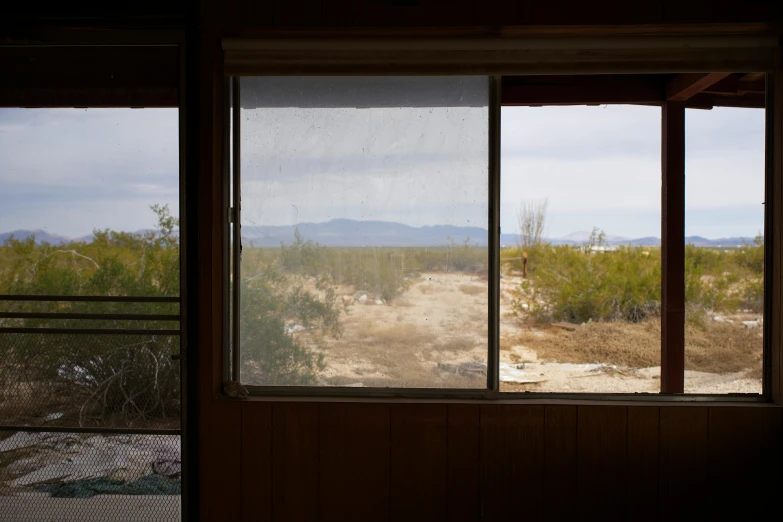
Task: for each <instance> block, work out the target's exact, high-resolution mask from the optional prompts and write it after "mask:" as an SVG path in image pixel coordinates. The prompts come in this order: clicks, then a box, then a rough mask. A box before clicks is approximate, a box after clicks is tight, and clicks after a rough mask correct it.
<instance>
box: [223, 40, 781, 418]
mask: <svg viewBox="0 0 783 522" xmlns="http://www.w3.org/2000/svg"><path fill="white" fill-rule="evenodd" d="M264 45H274V44H269V43H268V42H267V44H262V45H261V47H263V46H264ZM289 45H292V48H294V49H296V45H295V44H289ZM310 45H312V44H310ZM230 47H231V44H229V46H228V47H227V46H226V43H225V41H224V48H230ZM240 47H241V46H240ZM252 47H253V45H252V42H251V45H250V48H252ZM284 47H285V46H284ZM312 60H313V63H316V65H317V61H318V57H314V58H312ZM261 61H262V62H263V60H261ZM226 63H227V64H228V63H230V60H228V61H227V62H226ZM755 65H758V64H755ZM236 69H237V66H236V65H227V66H226V70H225V71H224V73H225V77H226V81H225V83H224V85H225V86H226V88H224V96H223V109H224V111H225V112H226V113H228V112H229V111H230V110H231V109H233V110H236V106H234V105H232V99H233V103H235V104H236V103H237V98H236V94H237V92H238V91H237V90H235V89H236V87H237V83H238V82H233V83H232V82H231V80H230V78H232V77H241V76H245V75H247V76H255V75H269V76H278V75H280V76H286V75H297V76H307V75H310V74H309V73H308V70H307V67H306V66H305V67H298V68H297V69H296V70H294V71H290V70H287V69H285V68H284V67H282V66H280V65H279V64H278V65H276V66H275V67H272V68H271V69H270V70H266V69H264V68H263V67H261V69H260V72H259V70H257V69H254V68H253V67H249V68H247V67H245V69H242V70H240V71H237V70H236ZM560 69H562V70H560ZM560 69H558V71H557V72H556V74H557V75H562V76H579V75H583V74H586V73H585V72H583V71H572V70H571V71H569V67H568V66H565V67H561V68H560ZM598 69H601V67H600V66H599V67H598ZM671 69H672V70H669V71H668V72H671V73H676V72H686V71H699V70H701V71H702V72H706V71H707V70H709V66H708V65H707V66H705V68H702V69H700V68H699V67H696V66H690V67H685V66H683V67H682V68H678V67H672V68H671ZM678 69H679V70H678ZM773 69H774V68H773V67H772V66H771V65H769V66H767V67H764V68H762V69H761V70H762V71H763V72H764V73H765V75H766V92H765V99H766V108H765V122H766V124H765V127H766V128H765V141H766V149H765V155H766V159H767V161H766V167H765V201H766V204H765V217H764V222H765V227H764V237H765V282H764V289H765V295H764V317H765V321H764V327H763V333H764V341H763V344H764V352H763V364H764V376H763V380H762V383H763V390H762V393H760V394H739V393H737V394H731V393H730V394H684V393H681V392H675V393H665V392H663V391H660V392H656V393H646V392H645V393H560V392H554V393H553V392H502V391H500V388H499V379H498V377H499V375H498V374H499V366H498V365H499V355H500V346H499V326H500V324H499V316H498V313H499V299H498V297H499V263H498V260H499V231H500V223H499V218H500V212H499V203H500V172H499V168H500V167H499V165H500V109H501V105H502V101H503V99H502V91H501V84H502V83H503V81H504V78H506V77H509V76H516V75H515V74H504V75H499V74H490V75H489V76H491V77H493V78H494V82H493V83H494V87H493V88H492V89H491V92H490V107H489V111H490V136H489V143H490V186H489V189H490V202H489V204H490V216H489V220H488V229H489V230H490V231H491V232H495V233H490V235H489V245H490V252H489V273H490V287H489V303H488V306H489V310H488V312H489V321H490V322H489V336H490V338H489V350H488V354H487V357H488V359H487V362H488V367H487V377H488V378H487V383H488V386H487V388H486V389H454V388H371V387H367V388H353V387H350V388H349V387H324V386H252V385H248V386H245V387H246V389H247V391H248V392H249V393H250V395H251V396H252V398H253V399H255V400H280V399H285V398H291V399H293V400H301V399H303V398H308V399H313V400H345V399H350V400H357V399H358V400H388V399H395V400H414V401H416V400H423V401H426V402H431V401H433V400H434V401H437V402H454V401H456V402H464V401H492V402H504V401H505V402H507V401H512V402H513V401H518V400H524V401H525V402H528V401H530V400H536V401H544V402H551V401H552V400H566V401H571V400H578V401H609V402H626V401H630V402H631V403H634V402H731V403H766V402H770V401H772V400H774V392H773V390H772V383H773V380H774V379H775V378H776V376H777V374H778V373H779V371H776V370H777V368H776V367H775V366H774V360H775V357H774V355H773V354H774V353H776V351H779V346H780V343H779V342H777V343H775V342H773V341H774V339H773V336H772V324H771V321H769V320H767V318H769V317H772V315H771V314H772V310H773V308H774V299H776V298H777V299H778V300H780V296H779V295H778V294H773V286H774V283H775V281H773V278H772V277H768V274H769V275H772V272H773V263H774V261H775V259H773V257H774V256H773V254H774V252H775V246H776V245H777V244H778V241H777V240H776V239H777V238H776V237H775V236H774V235H773V234H774V233H775V231H773V229H772V221H773V220H772V217H773V211H774V209H775V208H776V207H777V206H779V205H776V204H775V202H776V201H777V200H779V199H781V197H780V195H778V194H776V193H775V191H774V187H775V185H776V184H775V183H774V180H775V178H776V176H779V175H780V173H779V172H778V170H780V169H779V167H778V168H776V163H775V161H778V162H779V158H778V155H779V147H777V146H776V145H777V140H779V138H780V136H778V135H777V134H778V133H776V132H775V129H776V127H775V125H774V122H775V121H776V113H775V111H776V110H778V111H779V109H780V108H779V107H775V105H774V99H775V93H776V92H777V91H778V90H780V87H781V86H780V85H778V86H775V84H774V81H773V78H774V73H773V72H771V71H773ZM737 70H743V69H741V68H740V69H737ZM317 71H318V72H317V73H315V74H316V75H317V74H330V75H335V76H340V75H348V74H362V75H364V74H366V75H367V76H377V75H378V74H377V73H376V72H374V70H373V69H372V67H370V68H369V69H368V72H366V73H365V70H363V69H362V67H361V66H359V67H358V68H357V70H356V71H353V72H351V73H346V72H344V71H341V69H340V67H332V68H329V67H326V70H324V69H323V68H318V69H317ZM612 72H615V71H612ZM657 72H658V73H661V72H663V71H660V70H659V71H657ZM644 73H649V74H654V72H652V71H644ZM385 74H386V75H394V74H396V73H395V71H393V70H392V71H387V72H386V73H385ZM411 74H412V73H411ZM415 74H417V75H421V76H440V75H448V74H449V73H448V72H442V71H436V72H434V73H427V72H416V73H415ZM468 74H474V73H468ZM475 75H485V74H482V73H480V72H479V73H475ZM519 75H522V74H519ZM229 85H230V86H231V87H230V88H228V86H229ZM229 91H230V92H231V96H229V94H228V93H229ZM606 96H609V97H610V98H609V99H605V100H603V101H601V102H600V103H613V104H627V103H633V102H629V101H628V100H627V99H626V98H625V97H620V99H618V100H617V101H614V100H613V99H612V98H611V97H618V92H617V91H612V90H611V89H608V90H607V93H606V95H605V96H604V97H606ZM638 103H644V102H638ZM666 103H667V102H666V97H665V94H662V98H661V99H660V100H658V102H655V103H645V104H651V105H661V107H662V116H663V113H664V110H663V107H664V105H665V104H666ZM559 104H589V102H581V103H579V102H578V101H577V100H574V102H573V103H559ZM224 120H225V121H227V120H228V116H227V115H224ZM238 127H239V123H238V122H236V121H234V122H233V125H232V128H238ZM224 128H225V125H224ZM683 131H684V129H683ZM226 134H227V133H224V148H223V151H224V153H225V156H226V157H227V156H229V155H231V156H232V158H233V161H234V163H235V164H236V162H237V158H238V157H239V156H238V153H239V151H238V150H237V149H238V146H237V145H236V144H235V145H234V147H233V148H232V149H231V150H229V149H228V148H227V147H228V143H229V141H228V140H229V137H228V136H227V135H226ZM662 134H663V129H662ZM663 138H664V136H663V135H662V139H663ZM683 139H684V137H683ZM235 141H237V142H238V141H239V140H235ZM662 144H663V143H662ZM776 151H777V152H776ZM663 160H664V159H663V157H662V162H663ZM661 167H662V169H663V163H662V166H661ZM683 169H684V166H683ZM230 175H233V174H232V173H230V172H229V165H228V160H227V159H226V158H224V179H227V178H228V177H229V176H230ZM662 180H663V172H662ZM224 188H225V185H224ZM663 189H664V187H663V186H662V194H663V193H665V191H664V190H663ZM225 196H226V195H224V198H223V201H224V203H225V202H227V201H228V199H227V197H225ZM237 196H238V195H237V194H235V198H236V197H237ZM682 205H683V207H684V199H683V200H682ZM664 208H665V207H662V215H661V219H662V222H665V220H666V219H667V217H668V216H667V215H664ZM222 215H223V216H232V215H233V217H234V218H236V217H237V216H236V211H232V210H231V209H230V208H229V207H225V206H224V207H223V208H222ZM226 222H227V221H226ZM227 230H228V227H225V226H224V227H222V232H223V234H224V236H226V233H227ZM662 233H663V230H662ZM235 234H236V236H238V235H239V234H238V231H235ZM682 235H683V236H684V228H683V230H682ZM662 244H663V237H662ZM683 247H684V245H683ZM235 248H236V249H238V245H235ZM675 261H676V259H675ZM679 261H680V262H681V264H683V266H684V256H682V257H681V258H679ZM229 262H230V260H229V257H228V251H227V250H225V249H224V263H225V265H226V266H228V265H229ZM670 264H671V262H670ZM496 265H497V266H496ZM235 268H236V267H235ZM226 273H227V272H226ZM227 286H228V282H227V280H226V281H224V288H225V287H227ZM662 289H663V282H662ZM233 299H234V297H232V300H233ZM227 309H228V302H227V304H226V306H224V311H227ZM662 317H663V314H662ZM224 325H225V326H226V327H228V326H229V323H228V322H225V323H224ZM227 329H228V328H227ZM224 334H225V335H224V339H225V340H226V342H227V344H226V345H225V346H224V348H225V350H224V352H232V353H231V355H225V353H224V359H223V360H224V365H223V380H224V383H225V382H228V381H232V380H233V376H234V375H236V374H235V373H234V372H235V371H236V370H237V368H236V366H237V365H236V364H235V363H232V364H231V365H228V364H226V363H227V361H228V359H229V358H231V360H232V361H237V360H238V357H236V355H237V354H236V353H233V348H232V347H233V344H232V343H230V336H231V335H232V334H231V333H229V332H224ZM662 337H664V336H663V333H662ZM662 343H663V339H662ZM681 344H682V345H683V346H684V337H683V341H682V343H681ZM662 357H664V355H663V351H662ZM683 371H684V370H683ZM662 372H663V369H662ZM683 376H684V373H683Z"/></svg>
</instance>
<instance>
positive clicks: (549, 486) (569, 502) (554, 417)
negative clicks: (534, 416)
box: [543, 406, 577, 520]
mask: <svg viewBox="0 0 783 522" xmlns="http://www.w3.org/2000/svg"><path fill="white" fill-rule="evenodd" d="M544 414H545V427H544V448H545V450H544V508H543V513H544V519H545V520H574V518H575V517H576V503H575V502H574V499H575V498H576V496H577V483H576V469H577V468H576V465H577V446H576V442H577V441H576V435H577V429H576V426H577V423H576V421H577V410H576V406H547V407H546V409H545V411H544Z"/></svg>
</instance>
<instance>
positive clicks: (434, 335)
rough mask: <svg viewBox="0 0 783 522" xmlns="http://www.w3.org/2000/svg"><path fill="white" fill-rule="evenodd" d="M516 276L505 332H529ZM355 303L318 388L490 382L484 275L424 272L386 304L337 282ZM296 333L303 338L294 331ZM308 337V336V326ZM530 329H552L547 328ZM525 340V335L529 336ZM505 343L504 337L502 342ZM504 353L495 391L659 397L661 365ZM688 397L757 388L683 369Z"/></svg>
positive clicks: (516, 348) (735, 377)
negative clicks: (514, 310)
mask: <svg viewBox="0 0 783 522" xmlns="http://www.w3.org/2000/svg"><path fill="white" fill-rule="evenodd" d="M518 284H519V278H518V277H508V276H507V277H504V278H503V279H501V324H500V328H501V338H504V339H506V340H514V339H516V338H517V337H519V334H520V333H521V332H522V329H524V328H528V330H529V327H528V326H525V325H524V324H523V323H522V322H521V321H520V320H519V319H518V318H516V317H514V316H512V315H511V296H512V294H511V290H512V289H513V288H515V287H516V286H517V285H518ZM339 293H340V294H341V298H342V296H345V299H346V300H347V301H351V300H352V302H351V303H350V304H348V305H347V306H346V314H345V315H344V316H343V317H342V318H341V323H342V324H343V329H344V331H343V334H342V336H341V337H340V338H339V339H327V341H326V346H325V348H324V349H323V353H324V359H325V363H326V368H325V370H324V371H323V372H322V374H321V380H322V384H325V385H336V386H381V387H463V388H465V387H475V388H483V387H484V386H485V382H486V374H485V371H486V369H485V368H486V354H487V343H486V338H487V331H488V329H487V325H488V319H487V312H486V310H487V281H486V279H482V278H481V277H479V276H476V275H473V274H465V273H424V274H422V275H421V277H419V278H416V279H413V280H411V285H410V287H409V288H408V289H407V290H406V291H405V292H404V293H403V294H402V295H401V296H399V297H398V298H396V299H394V300H392V301H390V302H388V303H387V302H382V301H380V300H377V299H376V298H375V296H372V295H367V296H366V297H365V298H361V295H362V294H359V295H357V294H356V292H355V291H354V289H352V288H341V289H340V292H339ZM297 335H300V334H297ZM304 335H307V334H306V332H305V333H304ZM536 335H540V336H542V338H543V337H545V336H547V335H553V334H552V333H549V332H548V331H546V330H542V331H540V332H538V333H537V334H536ZM528 337H529V336H528ZM504 344H505V345H509V343H508V342H505V343H504ZM505 347H506V348H508V349H504V350H501V390H502V391H540V392H593V393H639V392H642V393H656V392H658V391H659V388H660V367H650V368H623V367H617V366H614V365H611V364H608V363H606V362H601V361H595V363H593V364H571V363H563V362H553V361H543V360H540V359H539V357H538V354H537V352H536V349H535V343H528V344H527V345H524V344H513V342H512V343H511V344H510V347H509V346H505ZM685 386H686V392H687V393H721V394H722V393H760V392H761V381H760V380H759V379H754V378H748V377H747V372H745V371H739V372H735V373H725V374H713V373H704V372H695V371H686V375H685Z"/></svg>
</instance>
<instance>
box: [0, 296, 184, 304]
mask: <svg viewBox="0 0 783 522" xmlns="http://www.w3.org/2000/svg"><path fill="white" fill-rule="evenodd" d="M0 301H77V302H86V303H90V302H96V303H179V301H180V298H179V297H145V296H111V295H0Z"/></svg>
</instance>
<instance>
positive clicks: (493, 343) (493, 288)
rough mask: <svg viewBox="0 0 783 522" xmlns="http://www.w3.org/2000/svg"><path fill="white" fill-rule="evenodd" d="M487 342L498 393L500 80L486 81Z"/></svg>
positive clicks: (491, 384)
mask: <svg viewBox="0 0 783 522" xmlns="http://www.w3.org/2000/svg"><path fill="white" fill-rule="evenodd" d="M489 81H490V89H489V238H488V245H489V264H488V267H489V271H488V273H489V291H488V296H489V312H488V316H489V329H488V331H489V339H488V343H487V346H488V348H489V353H488V355H487V388H489V389H490V390H494V391H498V390H499V389H500V100H501V95H500V89H501V77H500V76H494V77H490V78H489Z"/></svg>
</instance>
